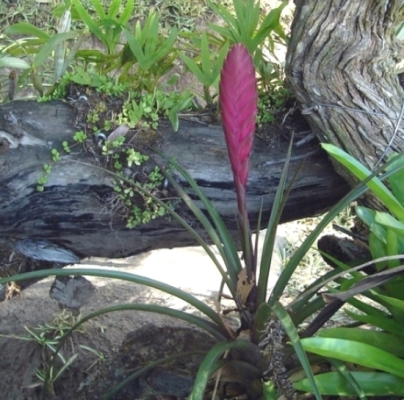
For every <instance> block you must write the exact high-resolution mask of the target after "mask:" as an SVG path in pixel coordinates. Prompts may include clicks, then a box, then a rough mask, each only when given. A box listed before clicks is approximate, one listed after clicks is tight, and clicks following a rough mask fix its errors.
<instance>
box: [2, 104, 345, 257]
mask: <svg viewBox="0 0 404 400" xmlns="http://www.w3.org/2000/svg"><path fill="white" fill-rule="evenodd" d="M12 116H14V118H12ZM74 119H75V118H74V114H73V111H72V109H71V108H70V106H69V105H68V104H65V103H63V102H50V103H36V102H35V101H25V102H24V101H14V102H11V103H8V104H6V105H4V106H2V107H0V140H1V146H0V149H1V152H0V226H1V228H2V229H1V232H0V239H3V240H4V241H6V242H10V240H14V241H21V240H22V239H28V242H26V241H25V242H24V243H28V244H32V245H33V246H39V245H40V246H42V247H43V246H44V242H43V240H44V239H46V240H48V241H51V242H52V243H55V244H57V245H59V246H61V247H63V248H65V249H69V250H71V251H72V252H74V253H75V254H77V255H78V256H79V257H84V256H100V257H115V258H117V257H125V256H129V255H132V254H137V253H140V252H144V251H148V250H152V249H156V248H172V247H181V246H187V245H192V244H195V243H194V241H193V240H192V239H191V237H190V235H189V234H188V233H187V232H186V231H185V230H184V229H183V228H181V227H180V226H179V225H178V224H177V223H176V222H175V221H173V220H169V219H168V218H166V217H162V218H158V219H156V220H153V221H151V222H150V223H147V224H144V225H140V226H138V227H137V228H136V229H132V230H130V229H127V228H126V227H125V225H126V218H125V212H126V211H125V210H124V209H123V208H122V207H119V204H118V203H117V201H116V193H115V192H114V190H113V186H114V179H113V177H111V175H110V174H108V173H107V172H105V171H103V170H101V169H99V167H102V166H105V164H106V162H107V160H106V158H105V157H103V156H102V154H101V151H100V149H98V148H97V147H95V146H94V145H91V144H88V145H87V146H82V145H80V146H76V147H72V151H71V153H70V154H64V155H62V157H61V160H60V161H58V162H56V163H52V162H51V156H50V151H51V148H57V149H59V150H62V142H63V141H68V142H69V143H72V136H73V134H74V132H75V130H76V128H75V126H74ZM139 134H140V132H137V133H136V134H135V135H134V137H133V140H136V138H137V137H138V136H139ZM154 134H156V135H157V136H158V143H159V148H160V151H162V152H164V154H165V155H167V156H168V157H175V158H176V159H177V160H178V161H179V162H180V163H181V164H182V165H183V166H184V167H185V168H186V169H187V170H188V171H189V172H190V174H191V175H192V177H193V178H194V179H196V181H197V183H198V184H199V186H200V187H202V189H203V190H204V192H205V193H206V195H207V196H208V197H209V198H210V199H211V201H212V202H213V205H214V206H215V207H216V209H217V210H218V212H219V213H220V215H221V216H222V218H223V219H224V221H225V223H226V224H227V226H228V227H229V229H230V230H231V231H232V232H233V233H235V232H237V224H236V218H235V215H236V210H237V206H236V198H235V193H234V190H233V184H232V173H231V170H230V167H229V162H228V156H227V151H226V147H225V143H224V139H223V132H222V128H221V127H220V126H207V125H202V124H200V123H195V122H187V121H181V123H180V129H179V131H178V132H173V131H172V129H171V127H170V126H169V125H168V124H164V122H162V123H161V124H160V128H159V132H154ZM131 140H132V139H131ZM287 147H288V139H287V138H282V135H280V136H278V138H277V139H275V140H274V141H272V142H271V143H270V142H266V141H265V142H264V141H262V140H260V139H259V138H256V140H255V143H254V149H253V153H252V157H251V169H250V175H249V181H248V188H247V201H248V206H249V211H250V217H251V220H252V227H253V228H255V225H256V222H257V217H258V214H259V209H260V206H261V201H263V226H265V223H266V222H267V221H268V218H269V215H270V211H271V207H272V204H273V200H274V196H275V192H276V189H277V185H278V182H279V179H280V174H281V171H282V169H283V165H284V161H285V155H286V150H287ZM304 159H306V162H305V163H304V166H303V168H302V169H301V171H300V173H299V175H298V177H297V180H296V181H295V182H294V183H293V188H292V190H291V193H290V196H289V199H288V202H287V205H286V209H285V212H284V214H283V216H282V220H283V221H288V220H293V219H298V218H302V217H305V216H310V215H314V214H317V213H319V212H321V211H324V210H326V209H327V208H329V207H330V206H331V205H333V204H334V203H335V202H336V201H338V200H339V199H340V198H341V197H342V196H343V195H344V194H345V193H346V192H347V185H346V183H345V182H344V181H343V179H342V178H340V177H339V176H338V175H337V174H336V173H335V172H334V171H333V168H332V165H331V164H330V163H329V162H328V161H327V157H326V156H325V155H324V154H323V153H322V152H321V150H320V149H319V148H318V144H317V143H314V142H311V143H308V144H304V145H302V146H296V145H295V146H294V147H293V152H292V164H291V175H292V174H293V172H294V171H296V169H297V168H298V167H299V166H300V164H301V162H302V161H303V160H304ZM45 163H52V172H51V174H50V175H49V181H48V183H47V184H46V185H45V189H44V191H43V192H38V191H37V189H36V188H37V182H38V179H39V178H40V177H41V176H43V174H44V170H43V165H44V164H45ZM145 168H149V166H147V167H145ZM150 168H154V165H152V166H150ZM140 172H142V171H139V170H137V172H136V173H133V174H132V175H133V176H138V175H141V174H140ZM178 179H179V180H180V178H178ZM180 182H181V180H180ZM181 183H182V184H183V185H184V187H186V183H185V182H181ZM169 195H172V196H173V197H175V193H171V194H169ZM176 207H177V210H178V211H179V212H180V213H182V215H184V216H185V218H187V220H188V221H189V222H190V223H191V224H193V226H194V227H196V228H197V227H198V225H197V224H195V221H194V220H193V219H192V217H191V216H190V215H189V214H188V213H187V208H186V206H185V205H183V204H181V203H178V204H176ZM29 240H31V241H32V240H35V241H36V242H35V241H34V242H30V241H29ZM45 243H46V242H45ZM45 247H47V245H45Z"/></svg>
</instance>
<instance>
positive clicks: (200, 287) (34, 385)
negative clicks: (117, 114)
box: [0, 234, 280, 400]
mask: <svg viewBox="0 0 404 400" xmlns="http://www.w3.org/2000/svg"><path fill="white" fill-rule="evenodd" d="M262 235H263V234H262ZM276 260H277V262H276V268H274V269H273V274H274V275H273V277H272V278H271V285H270V286H272V285H273V283H274V282H275V279H276V278H275V276H276V274H277V273H279V265H280V259H279V258H276ZM86 263H88V264H90V265H89V266H90V267H94V265H95V264H97V263H99V264H100V265H102V266H103V267H107V268H114V269H116V270H121V271H126V272H131V273H134V274H139V275H142V276H146V277H149V278H153V279H156V280H159V281H163V282H165V283H167V284H170V285H172V286H175V287H178V288H181V289H183V290H185V291H187V292H188V293H191V294H193V295H195V296H196V297H198V298H199V299H200V300H202V301H204V302H205V303H207V304H209V305H211V306H212V307H214V301H213V300H214V299H215V297H216V296H217V291H218V288H219V284H220V275H219V273H218V272H217V270H216V269H215V266H214V265H213V263H212V262H211V260H210V259H209V258H208V257H207V256H206V255H205V254H204V251H203V249H201V248H199V247H190V248H184V249H173V250H168V249H165V250H156V251H152V252H150V253H147V254H143V255H140V256H135V257H130V258H127V259H122V260H95V259H88V260H85V261H83V262H82V264H81V265H80V266H82V267H86ZM87 278H88V279H89V280H90V281H91V282H92V283H93V284H94V285H95V287H96V290H95V293H94V295H93V297H92V298H91V300H90V302H89V303H88V304H87V305H85V306H83V307H82V309H81V313H82V315H84V316H85V315H87V314H89V313H91V312H93V311H96V310H99V309H101V308H103V307H108V306H112V305H116V304H120V303H153V304H159V305H165V306H169V307H172V308H175V309H179V310H183V311H188V312H191V313H195V311H194V310H192V309H191V307H190V306H189V305H187V304H185V303H184V302H183V301H181V300H179V299H176V298H173V297H172V296H169V295H167V294H164V293H162V292H160V291H158V290H155V289H151V288H146V287H141V286H140V285H136V284H133V283H127V282H120V281H119V282H118V281H112V280H108V279H104V278H95V277H87ZM52 281H53V278H47V279H45V280H43V281H41V282H38V283H36V284H34V285H33V286H31V287H29V288H27V289H26V290H24V291H23V292H22V293H21V295H20V296H16V297H14V298H12V299H11V300H9V301H6V302H3V303H0V333H1V334H2V335H15V336H18V335H21V336H28V334H27V331H26V330H25V328H24V327H29V328H35V327H38V325H44V324H46V323H52V322H53V324H56V322H55V318H56V317H57V316H58V315H59V316H60V313H61V310H60V309H59V306H58V303H57V301H55V300H52V299H51V298H50V297H49V289H50V286H51V283H52ZM269 289H270V288H269ZM59 321H60V318H59ZM148 324H152V325H153V326H155V327H156V329H157V328H158V327H186V324H185V323H183V322H181V321H178V320H174V319H172V318H170V317H166V316H162V315H156V314H150V313H145V312H134V311H125V312H116V313H110V314H107V315H103V316H100V317H97V318H96V319H95V320H92V321H90V322H87V323H85V325H84V328H83V330H81V331H80V332H76V333H75V334H74V335H73V337H72V338H71V339H69V340H68V341H67V342H66V344H65V346H64V348H63V350H62V353H63V355H65V357H66V359H68V358H69V357H70V356H71V355H72V354H78V357H77V359H76V360H75V361H74V363H73V364H72V365H71V367H70V368H69V371H66V372H64V373H63V374H62V377H61V378H60V380H58V381H57V382H56V385H55V393H56V395H57V396H58V397H49V396H50V395H49V396H48V397H47V398H50V399H72V398H78V397H72V395H73V393H76V389H77V388H78V387H79V386H80V384H81V383H82V382H83V381H84V380H85V378H86V377H87V376H88V375H89V374H91V373H92V372H93V371H94V370H95V369H97V368H98V366H99V365H100V364H102V360H101V359H100V357H99V356H97V355H95V354H94V353H93V352H91V351H89V350H86V349H84V348H82V347H80V345H86V346H89V347H91V348H92V349H94V350H97V351H98V352H100V353H101V354H102V355H103V357H105V359H111V358H113V357H114V356H115V355H116V354H117V353H118V352H119V349H120V347H121V344H122V341H123V340H124V338H125V337H126V335H128V334H129V333H130V332H133V331H135V330H136V329H138V328H140V327H142V326H145V325H148ZM160 340H162V341H163V340H164V339H163V338H161V339H160ZM45 353H46V351H45V349H44V348H43V346H40V345H39V344H38V343H36V342H35V341H24V340H21V339H16V338H10V337H1V338H0V354H1V357H0V393H3V396H1V398H2V399H4V400H31V399H32V400H34V399H39V398H40V397H39V394H40V392H41V390H40V387H41V386H40V381H39V379H38V378H37V377H36V376H35V373H36V370H37V369H42V368H44V366H45V359H46V356H45ZM67 388H70V389H71V392H70V393H69V390H68V389H67ZM61 390H62V392H61ZM81 398H83V397H81ZM84 398H86V397H84ZM88 400H93V399H90V398H88ZM94 400H95V398H94Z"/></svg>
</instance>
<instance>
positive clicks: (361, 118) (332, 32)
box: [286, 0, 404, 185]
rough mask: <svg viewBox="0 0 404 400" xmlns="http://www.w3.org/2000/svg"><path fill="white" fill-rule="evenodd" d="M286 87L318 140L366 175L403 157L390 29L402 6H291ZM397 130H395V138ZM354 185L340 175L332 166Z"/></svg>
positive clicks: (397, 0)
mask: <svg viewBox="0 0 404 400" xmlns="http://www.w3.org/2000/svg"><path fill="white" fill-rule="evenodd" d="M296 4H297V6H296V11H295V17H294V20H293V24H292V35H291V43H290V46H289V48H288V53H287V58H286V73H287V83H288V86H289V87H290V89H291V90H292V92H293V94H294V95H295V96H296V99H297V101H298V103H299V105H300V108H301V111H302V114H305V117H306V119H307V121H308V122H309V123H310V125H311V127H312V129H313V132H314V133H315V134H316V135H317V137H318V138H319V140H320V141H325V142H331V143H333V144H335V145H336V146H339V147H341V148H343V149H344V150H345V151H347V152H348V153H350V154H351V155H352V156H354V157H355V158H356V159H358V160H359V161H360V162H362V163H363V164H364V165H366V166H367V167H368V168H370V169H373V168H374V167H375V165H377V164H378V162H379V160H381V161H385V160H386V158H387V156H388V155H389V154H391V152H392V151H396V152H400V151H403V150H404V135H403V126H402V124H400V125H399V126H398V127H397V125H398V124H399V122H401V117H400V113H401V111H402V107H403V98H404V93H403V90H402V88H401V86H400V84H399V81H398V78H397V76H396V73H395V65H396V62H397V54H398V45H397V41H396V38H395V32H394V29H395V27H396V25H397V23H398V22H400V21H402V19H403V14H404V3H403V1H402V0H380V1H373V0H352V1H345V0H327V1H323V0H299V1H296ZM396 128H397V131H396ZM336 168H337V170H338V172H339V173H341V174H342V175H343V176H344V178H345V179H347V180H348V182H349V183H350V184H351V185H353V184H355V182H356V181H355V180H354V179H352V177H351V176H350V174H349V173H347V171H345V170H343V169H342V168H341V167H338V166H336Z"/></svg>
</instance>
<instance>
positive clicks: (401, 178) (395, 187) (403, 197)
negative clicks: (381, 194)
mask: <svg viewBox="0 0 404 400" xmlns="http://www.w3.org/2000/svg"><path fill="white" fill-rule="evenodd" d="M393 158H394V160H395V161H393V163H392V164H391V165H389V166H388V167H387V168H386V171H391V170H392V169H394V168H396V167H397V166H401V167H402V169H400V170H399V171H396V172H394V173H393V174H392V175H390V176H389V178H388V181H389V183H390V187H391V190H392V192H393V193H394V196H396V198H397V200H398V201H399V202H400V203H401V204H402V205H404V185H403V182H404V157H403V155H402V154H400V155H397V154H393V155H391V156H390V157H389V160H391V159H393Z"/></svg>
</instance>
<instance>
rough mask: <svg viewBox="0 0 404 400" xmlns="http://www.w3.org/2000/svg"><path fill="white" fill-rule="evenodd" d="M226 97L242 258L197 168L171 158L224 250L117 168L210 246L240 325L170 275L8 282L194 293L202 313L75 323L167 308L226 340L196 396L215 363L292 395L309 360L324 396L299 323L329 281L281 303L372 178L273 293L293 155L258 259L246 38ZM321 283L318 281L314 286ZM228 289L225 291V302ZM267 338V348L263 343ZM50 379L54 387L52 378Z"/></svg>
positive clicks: (203, 372)
mask: <svg viewBox="0 0 404 400" xmlns="http://www.w3.org/2000/svg"><path fill="white" fill-rule="evenodd" d="M220 105H221V113H222V119H223V128H224V133H225V138H226V142H227V146H228V153H229V159H230V163H231V168H232V172H233V178H234V186H235V192H236V196H237V206H238V213H237V221H238V224H239V230H240V243H239V245H240V247H241V249H242V253H243V257H242V258H240V256H239V254H238V251H237V248H238V245H237V244H236V243H235V242H234V240H233V238H232V236H231V234H230V232H229V231H228V229H227V228H226V226H225V224H224V222H223V220H222V219H221V218H220V216H219V214H218V212H217V211H216V210H215V208H214V207H213V205H212V203H211V202H210V201H209V199H208V198H207V197H206V195H205V194H204V193H203V192H202V191H201V190H200V188H199V187H198V186H197V184H196V182H195V181H194V180H193V179H192V177H191V176H190V175H189V173H188V172H187V171H186V170H184V169H183V168H182V167H181V166H180V165H179V164H178V163H177V162H176V161H171V166H172V167H173V168H174V169H175V170H176V171H177V172H178V173H179V174H181V175H182V177H183V178H184V179H185V180H186V181H187V182H188V183H189V185H190V188H191V190H192V191H193V193H194V194H196V196H197V197H198V198H199V200H200V202H201V203H202V205H203V208H204V209H205V211H202V210H201V208H199V207H198V206H197V204H196V203H195V202H194V201H193V200H192V199H191V197H190V196H189V195H188V193H187V192H185V190H184V189H183V188H182V187H181V186H180V185H179V184H178V183H177V181H176V180H175V179H174V178H173V177H172V176H171V174H169V173H166V178H167V179H168V180H169V182H170V184H171V185H172V187H174V188H175V189H176V191H177V193H178V195H179V197H180V198H181V199H182V200H183V202H184V203H185V204H186V205H187V206H188V207H189V209H190V211H191V212H192V213H193V214H194V216H195V217H196V218H197V220H198V221H199V223H200V225H201V226H202V227H203V229H204V230H205V231H206V233H207V235H208V236H209V241H210V242H211V243H213V244H214V245H215V246H216V248H217V250H218V254H219V257H218V256H216V255H215V253H214V252H213V251H212V250H211V248H210V247H209V246H208V244H207V242H206V241H205V240H204V239H203V238H202V237H201V235H199V234H198V232H197V231H196V230H195V229H194V228H193V227H191V226H190V225H189V224H188V223H187V221H186V220H184V219H183V218H182V217H181V216H180V215H178V214H177V213H176V212H175V210H173V209H172V207H170V206H169V205H167V204H165V203H164V202H163V201H162V200H161V199H159V198H158V197H157V196H155V195H153V193H149V192H148V191H147V190H146V189H145V188H144V187H142V186H141V185H140V184H138V183H136V182H133V181H130V180H129V179H127V178H124V177H122V176H119V175H117V174H115V177H116V178H117V179H121V180H125V183H127V184H128V185H131V186H132V187H133V188H134V189H135V190H137V191H139V193H141V194H146V195H147V196H149V197H150V198H152V199H153V201H155V202H156V204H158V205H159V206H161V207H163V208H164V209H165V210H166V212H167V213H168V214H170V216H171V217H172V218H173V219H175V220H176V221H177V222H178V223H179V224H180V225H181V226H182V227H183V228H185V229H187V230H188V232H189V234H190V235H191V236H192V237H193V238H194V239H195V241H196V243H197V244H199V245H200V246H202V247H203V248H204V250H205V251H206V253H207V254H208V255H209V256H210V258H211V259H212V262H213V263H214V264H215V265H216V267H217V268H218V270H219V272H220V274H221V276H222V289H223V287H224V286H226V287H227V288H228V291H229V293H230V297H231V299H232V300H233V302H234V311H236V312H237V313H238V316H239V318H238V321H239V324H238V327H237V328H233V327H232V326H230V324H229V323H227V322H226V320H225V319H224V318H223V316H222V315H221V312H220V311H221V310H213V309H212V308H210V307H209V306H208V305H206V304H205V303H204V302H202V301H200V300H198V299H197V298H195V297H193V296H192V295H190V294H188V293H185V292H183V291H181V290H179V289H177V288H175V287H172V286H169V285H166V284H164V283H162V282H158V281H155V280H151V279H148V278H144V277H142V276H139V275H135V274H130V273H125V272H116V271H109V270H105V269H103V270H97V269H86V268H71V269H69V270H55V269H52V270H46V271H36V272H33V273H26V274H21V275H18V276H13V277H9V278H4V279H2V280H0V284H3V283H6V282H9V281H19V280H22V279H28V278H34V277H35V278H38V277H43V276H48V275H73V274H74V275H90V276H91V275H93V276H94V275H95V276H101V277H108V278H114V279H122V280H126V281H130V282H134V283H137V284H142V285H146V286H149V287H153V288H157V289H160V290H162V291H164V292H166V293H169V294H171V295H174V296H176V297H178V298H180V299H182V300H184V301H186V302H187V303H188V304H190V305H191V306H193V307H195V308H196V309H197V310H198V311H199V314H200V315H202V317H201V316H198V315H193V314H189V313H186V312H183V311H179V310H174V309H170V308H167V307H162V306H159V305H154V304H126V305H125V304H124V305H118V306H114V307H109V308H106V309H103V310H100V311H97V312H94V313H91V314H89V315H87V316H86V317H84V318H82V319H81V320H80V322H78V323H77V324H76V325H75V326H74V327H72V330H74V329H77V327H78V326H80V325H81V324H82V323H84V322H86V321H88V320H90V319H91V318H94V317H96V316H98V315H101V314H105V313H108V312H113V311H120V310H142V311H149V312H155V313H163V314H166V315H170V316H173V317H176V318H180V319H183V320H185V321H187V322H189V323H191V324H194V325H195V326H198V327H199V328H201V329H204V330H206V331H207V332H209V333H210V334H211V335H213V336H214V337H215V338H217V339H218V342H219V343H218V344H217V345H215V346H214V347H213V348H212V349H211V351H210V352H208V354H207V355H206V357H205V359H204V361H203V362H202V364H201V366H200V370H199V373H198V374H197V377H196V380H195V384H194V388H193V391H192V393H191V395H190V399H193V400H202V399H203V396H204V392H205V388H206V386H207V384H208V381H209V378H210V376H211V375H212V374H213V373H214V372H215V371H217V374H216V376H220V373H221V372H220V371H222V372H223V371H224V372H225V373H226V377H227V379H229V377H231V378H234V381H237V382H239V383H241V384H242V385H243V388H244V390H245V393H246V395H247V397H248V398H249V399H258V398H260V397H261V396H262V395H263V393H264V394H265V398H267V399H272V398H276V397H277V396H279V395H280V394H281V393H283V394H285V395H287V396H290V395H291V393H292V392H293V390H294V388H293V386H292V384H291V382H290V381H289V379H288V372H287V371H288V370H289V369H296V370H299V369H301V365H302V366H303V369H304V371H305V374H306V376H307V379H308V385H309V387H310V390H311V391H312V392H313V393H314V394H315V396H316V398H317V399H321V395H320V393H319V391H318V389H317V386H316V384H315V381H314V378H313V375H312V372H311V366H310V360H311V358H310V359H309V358H308V357H307V355H306V354H305V352H304V350H303V346H302V343H301V341H300V339H299V336H298V334H297V331H296V328H295V326H297V325H298V324H300V323H301V322H302V321H304V320H305V319H306V318H307V317H310V316H312V314H313V313H315V312H316V311H318V310H319V309H321V308H322V307H323V306H324V304H325V303H324V300H323V299H322V297H321V296H317V295H316V293H317V291H318V288H320V287H322V286H323V281H324V279H325V278H324V277H320V278H319V279H318V280H317V281H316V282H314V283H313V284H312V285H311V286H310V287H309V288H308V289H307V290H306V291H305V292H304V293H302V294H301V295H300V296H299V299H296V300H297V301H295V302H294V303H293V304H292V305H291V308H290V314H289V313H288V312H287V311H286V309H285V308H284V307H283V306H282V305H281V304H280V303H279V299H280V297H281V295H282V294H283V292H284V290H285V288H286V286H287V284H288V282H289V279H290V277H291V275H292V274H293V272H294V271H295V269H296V267H297V266H298V264H299V262H300V261H301V259H302V258H303V257H304V255H305V254H306V253H307V251H308V250H309V249H310V247H311V246H312V244H313V243H314V241H315V240H316V238H317V237H318V235H319V234H320V233H321V231H322V230H323V229H324V227H325V226H326V225H327V224H328V223H329V222H330V221H331V220H332V219H333V218H334V217H335V216H336V215H337V214H338V213H339V212H340V211H341V210H342V209H343V208H344V207H346V206H348V205H349V204H350V203H351V202H352V201H353V200H354V199H355V198H356V197H358V196H359V195H361V194H362V193H364V192H365V191H366V183H363V184H361V185H359V186H358V188H356V189H355V190H353V191H352V192H351V193H349V194H348V195H347V196H346V197H345V198H344V199H342V200H341V201H340V202H339V203H338V204H337V205H336V206H335V207H334V208H333V209H332V211H330V212H329V213H328V214H327V215H326V217H325V218H324V219H323V221H322V222H321V223H320V224H319V225H318V226H317V228H316V229H315V230H314V231H313V232H312V234H311V235H309V237H308V238H307V239H306V241H305V242H304V243H303V244H302V246H301V247H300V248H299V249H298V251H297V252H296V253H295V255H294V256H293V257H292V258H291V259H290V261H289V262H288V263H287V265H286V266H285V267H284V269H283V271H282V274H281V276H280V278H279V279H278V280H277V282H276V284H275V287H274V290H273V291H272V293H271V295H270V296H269V297H268V295H267V287H268V280H269V272H270V266H271V257H272V252H273V248H274V243H275V236H276V227H277V225H278V223H279V220H280V216H281V212H282V208H283V204H284V202H285V197H286V196H285V195H284V193H285V188H286V177H287V171H288V162H286V166H285V170H284V172H283V175H282V177H281V180H280V184H279V187H278V191H277V194H276V197H275V201H274V204H273V208H272V213H271V217H270V220H269V223H268V226H267V228H268V229H267V233H266V236H265V240H264V245H263V251H262V257H261V263H260V264H259V266H258V265H257V258H258V257H257V256H258V251H257V248H258V242H257V241H255V242H254V243H253V241H252V239H251V229H250V225H249V218H248V209H247V202H246V187H247V178H248V170H249V165H248V163H249V156H250V153H251V149H252V143H253V137H254V128H255V118H256V113H257V88H256V79H255V71H254V65H253V61H252V58H251V56H250V55H249V52H248V50H247V49H246V47H244V46H243V45H241V44H237V45H235V46H233V47H232V48H231V50H230V51H229V54H228V56H227V58H226V60H225V62H224V67H223V70H222V74H221V81H220ZM290 148H291V147H290ZM289 155H290V149H289ZM259 225H260V224H258V228H259ZM258 272H259V273H258ZM338 272H339V271H338V270H336V271H331V272H329V273H327V276H326V278H327V279H330V280H332V279H333V276H336V275H337V273H338ZM313 287H316V288H317V289H316V290H313ZM221 297H222V296H220V297H219V299H218V301H219V304H220V300H221ZM228 311H230V310H226V313H227V312H228ZM265 332H266V333H265ZM287 338H288V339H289V340H290V342H291V343H292V345H293V348H294V350H293V348H292V346H291V345H290V344H287V343H286V340H287ZM285 339H286V340H285ZM260 344H261V345H262V347H263V349H262V347H260V346H259V345H260ZM60 346H61V344H60ZM60 346H59V348H60ZM56 353H57V352H56ZM295 355H296V356H297V357H296V356H295ZM55 357H56V354H55V356H54V358H55ZM286 359H287V360H288V368H286V364H285V360H286ZM51 366H52V364H51ZM147 368H148V367H147ZM141 372H142V371H136V372H135V374H133V375H132V378H133V379H135V378H136V377H137V376H139V374H140V373H141ZM48 378H49V375H48ZM128 379H130V377H128ZM45 380H46V379H45ZM263 381H264V384H263ZM44 387H45V388H46V382H45V384H44ZM117 390H118V388H115V389H112V391H111V392H110V393H109V394H107V396H106V397H105V398H106V399H107V398H111V397H112V396H113V394H114V393H115V392H116V391H117Z"/></svg>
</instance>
